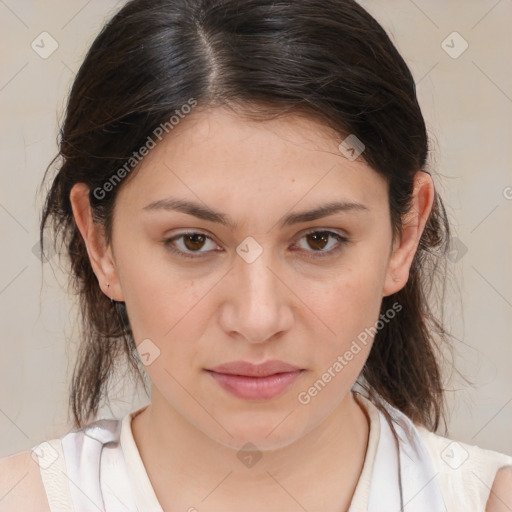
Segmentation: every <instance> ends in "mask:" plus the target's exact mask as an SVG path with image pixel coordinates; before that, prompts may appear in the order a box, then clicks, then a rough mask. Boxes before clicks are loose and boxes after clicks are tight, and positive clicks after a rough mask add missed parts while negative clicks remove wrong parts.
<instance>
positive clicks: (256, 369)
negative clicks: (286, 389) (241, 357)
mask: <svg viewBox="0 0 512 512" xmlns="http://www.w3.org/2000/svg"><path fill="white" fill-rule="evenodd" d="M297 370H300V368H298V367H297V366H293V365H291V364H288V363H285V362H283V361H278V360H275V359H274V360H272V361H266V362H264V363H262V364H253V363H249V362H248V361H233V362H231V363H226V364H221V365H219V366H216V367H215V368H211V369H210V371H213V372H216V373H225V374H228V375H243V376H246V377H267V376H269V375H274V374H276V373H285V372H296V371H297Z"/></svg>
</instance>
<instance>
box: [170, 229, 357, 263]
mask: <svg viewBox="0 0 512 512" xmlns="http://www.w3.org/2000/svg"><path fill="white" fill-rule="evenodd" d="M314 234H327V235H329V237H331V236H332V237H333V238H335V239H336V240H338V242H339V245H338V246H337V247H336V248H335V249H331V250H329V251H306V252H307V253H313V254H314V255H308V256H306V258H310V259H317V258H325V257H328V256H333V255H334V254H337V253H338V252H339V251H341V250H342V249H343V246H344V245H345V244H347V243H348V242H349V241H350V240H349V239H348V238H347V237H345V236H342V235H340V234H339V233H336V232H335V231H329V230H313V231H308V232H307V233H304V235H303V236H302V237H301V238H300V239H299V241H300V240H302V239H303V238H304V237H306V236H307V235H314ZM187 235H203V236H205V237H206V238H207V239H209V240H212V239H211V237H209V236H208V235H206V234H205V233H201V232H200V231H188V232H184V233H180V234H179V235H176V236H173V237H171V238H167V239H165V240H164V242H163V243H164V245H165V246H166V248H167V249H168V250H170V251H171V252H173V253H175V254H177V255H178V256H180V257H182V258H189V259H197V258H202V257H203V256H200V255H197V256H196V255H192V253H187V252H185V251H182V250H180V249H176V248H175V247H174V246H173V245H172V243H173V242H174V241H175V240H178V239H179V238H182V237H184V236H187ZM212 241H213V240H212ZM196 252H197V253H198V254H200V251H196Z"/></svg>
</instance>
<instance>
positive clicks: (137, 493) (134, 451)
mask: <svg viewBox="0 0 512 512" xmlns="http://www.w3.org/2000/svg"><path fill="white" fill-rule="evenodd" d="M354 396H355V398H356V400H357V401H358V403H359V404H360V405H362V406H363V408H364V409H365V410H366V412H367V414H368V418H369V423H370V424H369V435H368V445H367V448H366V454H365V458H364V462H363V468H362V470H361V474H360V475H359V479H358V482H357V485H356V488H355V490H354V494H353V496H352V501H351V503H350V507H349V509H348V512H355V511H356V510H360V509H361V507H363V509H364V510H366V506H367V504H368V499H369V495H370V484H371V476H372V472H373V466H374V464H373V463H374V459H375V455H376V452H377V446H378V442H379V438H380V418H379V413H378V409H377V407H376V406H375V404H373V402H371V401H370V400H369V399H368V398H366V397H365V396H364V395H362V394H361V393H359V392H354ZM149 405H150V404H146V405H144V406H142V407H140V408H138V409H136V410H134V411H131V412H129V413H127V414H126V415H125V416H124V417H123V419H122V423H121V433H120V444H121V448H122V451H123V454H124V458H125V464H126V469H127V473H128V478H129V481H130V486H131V487H132V492H133V497H134V500H135V504H136V507H137V509H138V510H144V511H148V512H164V511H163V509H162V506H161V505H160V503H159V501H158V499H157V497H156V494H155V491H154V489H153V486H152V484H151V480H150V479H149V476H148V473H147V471H146V467H145V466H144V462H143V461H142V457H141V455H140V452H139V449H138V447H137V445H136V443H135V439H134V437H133V431H132V428H131V422H132V420H133V418H135V417H136V416H137V415H138V414H140V413H141V412H142V411H144V410H145V409H146V408H147V407H149Z"/></svg>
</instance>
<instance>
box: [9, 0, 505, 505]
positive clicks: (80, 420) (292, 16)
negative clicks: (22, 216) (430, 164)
mask: <svg viewBox="0 0 512 512" xmlns="http://www.w3.org/2000/svg"><path fill="white" fill-rule="evenodd" d="M427 155H428V138H427V134H426V130H425V124H424V120H423V117H422V114H421V110H420V108H419V105H418V102H417V98H416V94H415V85H414V81H413V78H412V76H411V73H410V71H409V69H408V67H407V65H406V64H405V62H404V61H403V59H402V58H401V56H400V55H399V54H398V52H397V50H396V48H395V47H394V45H393V44H392V42H391V41H390V39H389V38H388V36H387V35H386V33H385V31H384V30H383V29H382V27H381V26H380V25H379V24H378V23H377V22H376V21H375V20H374V19H373V18H372V17H371V16H370V15H369V14H368V13H367V12H366V11H365V10H364V9H363V8H362V7H360V6H359V5H358V4H356V3H355V2H352V1H346V0H344V1H340V0H336V1H334V0H322V1H318V0H307V1H300V2H296V1H295V2H291V1H280V2H275V1H270V0H245V1H243V2H236V1H231V0H224V1H221V0H218V1H217V0H208V1H205V0H174V1H171V0H151V1H150V0H132V1H130V2H128V3H127V4H126V5H125V6H124V7H123V8H122V9H121V11H120V12H119V13H118V14H117V15H116V16H114V18H113V19H112V20H111V21H110V22H109V23H108V24H107V25H106V27H105V28H104V30H103V31H102V33H101V34H100V35H99V36H98V37H97V38H96V40H95V41H94V43H93V45H92V47H91V49H90V51H89V52H88V55H87V56H86V58H85V61H84V63H83V65H82V66H81V68H80V71H79V73H78V75H77V77H76V79H75V82H74V84H73V88H72V90H71V94H70V97H69V102H68V105H67V115H66V119H65V122H64V125H63V128H62V132H61V144H60V157H61V159H62V161H61V165H60V168H59V170H58V173H57V174H56V176H55V177H54V178H53V181H52V186H51V189H50V191H49V193H48V196H47V200H46V204H45V208H44V211H43V216H42V222H41V235H42V234H43V231H44V229H45V228H46V227H49V226H50V227H52V228H53V230H54V233H55V237H56V238H58V239H60V240H61V241H62V242H63V243H64V244H65V247H66V250H67V252H68V255H69V257H70V262H71V279H72V283H73V284H74V285H75V289H76V291H77V293H78V294H79V298H80V301H81V306H82V311H83V321H84V322H83V334H82V335H83V340H82V344H81V347H80V354H79V359H78V361H77V365H76V370H75V373H74V375H73V384H72V392H71V399H70V403H71V409H72V411H73V415H74V426H75V427H76V429H75V430H74V431H72V432H70V433H68V434H67V435H65V436H63V437H62V438H61V439H53V440H50V441H47V442H44V443H41V444H40V445H38V446H35V447H34V448H33V450H32V451H31V452H27V453H24V454H21V455H18V456H16V457H13V458H10V460H9V459H4V460H3V461H2V465H3V468H2V470H3V473H4V474H5V475H16V474H18V475H20V477H21V476H22V475H23V474H25V475H28V477H27V481H26V482H28V483H26V484H25V486H24V487H22V486H17V485H12V484H11V485H10V486H8V485H7V483H6V477H2V478H3V479H4V480H3V483H2V487H0V490H4V492H3V493H2V495H5V494H7V496H6V497H5V498H4V500H2V501H0V507H2V506H3V507H7V508H5V510H36V509H37V510H50V511H52V512H54V511H60V510H77V511H83V510H106V511H108V512H110V511H114V510H116V511H117V510H130V511H135V510H141V511H157V510H158V511H161V510H165V511H175V510H188V511H190V512H191V511H196V510H198V511H221V510H222V511H231V510H235V509H236V510H240V509H241V508H242V509H243V510H244V511H248V512H252V511H261V510H265V511H270V510H287V511H294V510H297V511H299V510H308V511H322V512H329V511H333V512H334V511H337V512H339V511H346V510H350V511H351V512H353V511H359V510H370V511H379V512H383V511H386V512H387V511H395V510H396V511H398V510H406V511H416V512H420V511H429V512H433V511H441V510H443V511H455V510H484V509H485V510H487V511H501V510H510V507H512V497H511V494H512V492H511V489H512V485H511V476H510V475H511V471H510V467H512V457H509V456H507V455H504V454H500V453H497V452H493V451H489V450H482V449H480V448H478V447H474V446H469V445H465V444H462V443H456V442H452V441H450V440H449V439H445V438H443V437H441V436H439V435H437V434H435V433H434V432H435V431H436V430H437V429H438V427H439V425H440V422H441V421H442V419H443V387H442V382H441V375H440V361H439V356H438V347H437V345H436V343H437V340H441V341H448V335H447V334H446V332H445V330H444V326H443V325H442V324H441V322H440V321H439V320H438V319H436V317H435V316H434V315H433V313H432V312H431V309H430V306H431V304H429V302H428V298H429V297H430V296H431V295H432V294H431V293H430V292H431V289H432V286H433V278H434V277H435V276H436V274H439V275H440V276H441V277H442V266H443V262H444V261H445V260H444V258H445V254H446V248H447V241H448V239H449V224H448V220H447V217H446V214H445V210H444V207H443V203H442V200H441V198H440V196H439V194H438V192H437V190H436V188H435V186H434V181H433V179H432V176H431V173H430V172H429V171H428V170H427V169H426V162H427ZM42 239H43V238H42V236H41V240H42ZM123 358H125V359H126V362H127V363H128V365H129V368H131V369H132V370H133V371H134V373H133V374H134V375H136V376H137V377H140V378H141V380H142V381H143V373H144V372H143V371H141V370H142V368H145V371H146V372H147V375H148V376H149V378H150V380H151V402H150V403H149V404H148V405H146V406H144V407H142V408H139V409H138V410H135V411H132V412H130V413H129V414H127V415H126V416H125V417H124V418H122V419H120V420H102V419H96V418H95V415H96V413H97V411H98V407H99V404H100V402H101V399H102V397H103V394H104V392H105V389H106V386H107V384H108V382H109V379H110V378H111V377H112V375H113V372H114V370H115V368H116V367H117V365H118V363H120V362H122V360H123ZM141 363H142V364H141ZM34 462H37V465H36V464H34ZM34 468H35V469H34ZM11 481H12V483H13V484H14V483H15V482H14V479H13V478H12V477H11ZM21 488H23V489H29V490H28V491H23V492H22V491H21V490H20V489H21ZM507 507H508V508H507ZM1 510H3V509H1Z"/></svg>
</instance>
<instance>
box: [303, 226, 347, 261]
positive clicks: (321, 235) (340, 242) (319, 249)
mask: <svg viewBox="0 0 512 512" xmlns="http://www.w3.org/2000/svg"><path fill="white" fill-rule="evenodd" d="M303 239H304V240H306V245H307V247H306V248H304V247H302V249H304V250H305V251H306V253H309V254H308V255H307V257H309V258H317V257H320V258H322V257H325V256H331V255H334V254H336V253H337V252H338V251H340V250H341V249H343V246H344V245H345V244H346V243H348V242H349V239H348V238H347V237H344V236H342V235H339V234H338V233H335V232H334V231H318V230H317V231H310V232H309V233H306V234H305V235H304V236H303V237H302V238H301V240H303ZM331 239H334V240H336V241H337V243H336V242H335V243H330V240H331ZM328 246H330V247H331V248H330V249H327V250H326V249H325V248H326V247H328ZM333 246H334V248H332V247H333ZM311 253H313V254H311ZM315 253H318V254H315Z"/></svg>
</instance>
